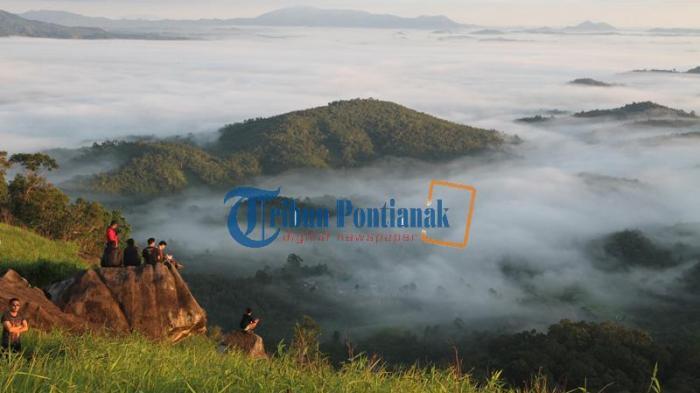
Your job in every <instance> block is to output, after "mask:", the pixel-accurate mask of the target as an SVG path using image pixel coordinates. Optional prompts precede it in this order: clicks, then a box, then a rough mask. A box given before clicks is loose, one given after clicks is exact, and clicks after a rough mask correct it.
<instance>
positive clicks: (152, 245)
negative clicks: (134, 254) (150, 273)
mask: <svg viewBox="0 0 700 393" xmlns="http://www.w3.org/2000/svg"><path fill="white" fill-rule="evenodd" d="M147 244H148V246H147V247H146V248H144V249H143V251H142V252H141V256H142V257H143V263H147V264H150V265H155V264H156V263H157V261H156V257H157V252H158V248H157V247H156V239H154V238H152V237H151V238H149V239H148V241H147Z"/></svg>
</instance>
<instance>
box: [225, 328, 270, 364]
mask: <svg viewBox="0 0 700 393" xmlns="http://www.w3.org/2000/svg"><path fill="white" fill-rule="evenodd" d="M222 345H223V347H224V348H223V349H224V351H230V350H237V351H241V352H243V353H245V354H247V355H248V356H250V357H251V358H253V359H267V352H265V345H264V344H263V339H262V337H260V336H258V335H257V334H255V333H244V332H240V331H235V332H231V333H229V334H227V335H226V336H225V337H224V340H223V342H222Z"/></svg>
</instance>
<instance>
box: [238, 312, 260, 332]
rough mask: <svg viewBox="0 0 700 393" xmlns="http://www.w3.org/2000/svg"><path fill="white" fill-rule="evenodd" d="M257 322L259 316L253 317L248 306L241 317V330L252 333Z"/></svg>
mask: <svg viewBox="0 0 700 393" xmlns="http://www.w3.org/2000/svg"><path fill="white" fill-rule="evenodd" d="M259 322H260V318H255V317H253V309H252V308H250V307H248V308H246V309H245V313H244V314H243V317H242V318H241V330H242V331H243V332H245V333H253V330H255V328H256V327H258V323H259Z"/></svg>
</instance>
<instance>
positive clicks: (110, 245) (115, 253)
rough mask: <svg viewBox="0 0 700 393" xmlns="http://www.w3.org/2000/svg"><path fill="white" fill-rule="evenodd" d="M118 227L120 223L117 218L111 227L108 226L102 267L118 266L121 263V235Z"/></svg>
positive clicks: (101, 262)
mask: <svg viewBox="0 0 700 393" xmlns="http://www.w3.org/2000/svg"><path fill="white" fill-rule="evenodd" d="M117 228H119V223H118V222H117V221H116V220H112V222H111V223H110V224H109V227H107V232H106V233H105V238H106V239H105V249H104V252H103V253H102V260H101V261H100V265H101V266H102V267H118V266H119V265H120V260H119V235H118V234H117Z"/></svg>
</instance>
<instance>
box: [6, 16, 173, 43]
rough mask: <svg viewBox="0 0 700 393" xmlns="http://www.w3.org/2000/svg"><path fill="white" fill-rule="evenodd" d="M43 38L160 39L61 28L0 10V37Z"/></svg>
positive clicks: (98, 29)
mask: <svg viewBox="0 0 700 393" xmlns="http://www.w3.org/2000/svg"><path fill="white" fill-rule="evenodd" d="M9 36H21V37H43V38H80V39H108V38H122V39H124V38H127V39H129V38H134V39H162V37H159V36H156V35H147V34H125V33H111V32H108V31H106V30H104V29H101V28H98V27H89V26H62V25H59V24H55V23H50V22H43V21H37V20H29V19H25V18H23V17H21V16H19V15H15V14H11V13H9V12H6V11H2V10H0V37H9Z"/></svg>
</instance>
